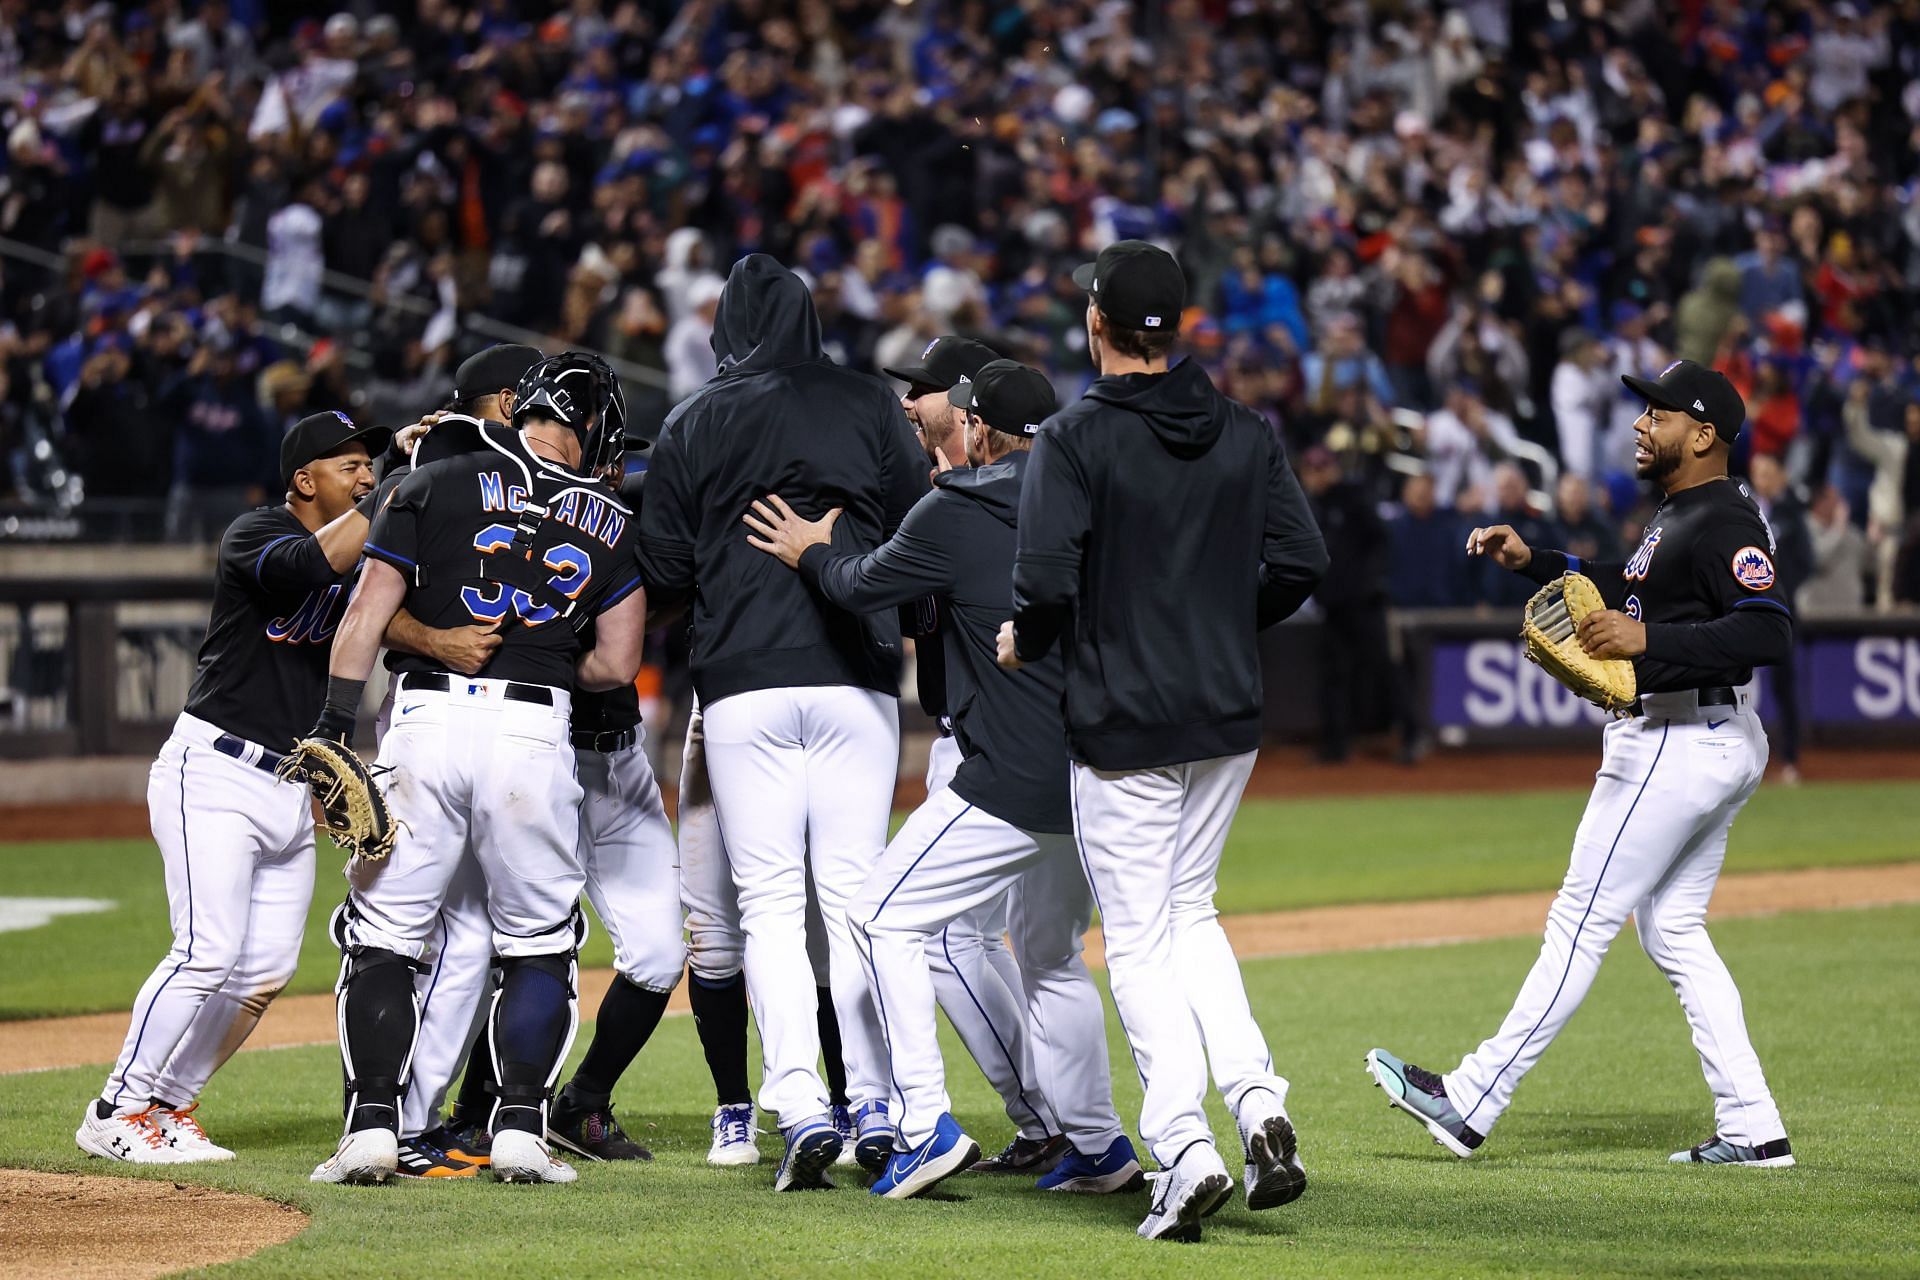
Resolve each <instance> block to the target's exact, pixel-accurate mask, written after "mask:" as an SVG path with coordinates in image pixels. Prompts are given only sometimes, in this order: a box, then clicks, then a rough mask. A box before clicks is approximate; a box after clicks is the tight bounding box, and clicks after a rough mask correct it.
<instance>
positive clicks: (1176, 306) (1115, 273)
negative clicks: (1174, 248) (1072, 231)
mask: <svg viewBox="0 0 1920 1280" xmlns="http://www.w3.org/2000/svg"><path fill="white" fill-rule="evenodd" d="M1073 282H1074V283H1075V284H1077V285H1079V286H1080V287H1081V288H1082V289H1085V290H1086V291H1087V293H1088V294H1089V295H1091V297H1092V298H1093V301H1094V304H1095V305H1096V306H1098V307H1099V308H1100V310H1101V312H1102V314H1104V315H1105V316H1106V317H1107V319H1109V320H1111V321H1113V322H1114V323H1115V324H1118V325H1124V326H1126V327H1127V328H1129V329H1146V330H1149V331H1154V332H1166V333H1178V332H1179V331H1180V313H1181V312H1182V311H1185V310H1186V308H1187V277H1186V275H1185V274H1184V273H1183V272H1182V271H1181V270H1180V264H1179V263H1177V262H1175V261H1174V260H1173V255H1172V254H1170V253H1168V252H1167V251H1166V250H1165V249H1162V248H1160V247H1159V246H1158V245H1152V244H1148V243H1147V242H1146V241H1145V240H1119V241H1116V242H1114V243H1113V244H1110V245H1108V246H1107V247H1106V248H1104V249H1102V250H1101V251H1100V256H1099V257H1098V258H1095V259H1094V260H1093V261H1092V262H1089V263H1086V264H1084V265H1082V266H1079V267H1075V268H1074V272H1073Z"/></svg>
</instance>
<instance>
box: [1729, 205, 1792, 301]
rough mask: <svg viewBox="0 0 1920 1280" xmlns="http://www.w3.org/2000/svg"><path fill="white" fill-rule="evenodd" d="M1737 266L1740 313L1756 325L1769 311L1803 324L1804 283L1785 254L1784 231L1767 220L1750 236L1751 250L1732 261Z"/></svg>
mask: <svg viewBox="0 0 1920 1280" xmlns="http://www.w3.org/2000/svg"><path fill="white" fill-rule="evenodd" d="M1735 261H1736V262H1738V263H1739V265H1740V310H1741V311H1743V312H1744V313H1745V314H1746V315H1747V316H1749V317H1750V318H1752V319H1753V320H1754V321H1755V322H1756V323H1757V322H1758V321H1759V319H1760V317H1762V316H1764V315H1766V314H1767V313H1769V312H1773V311H1783V310H1785V311H1789V312H1791V313H1792V315H1793V317H1794V319H1795V320H1796V321H1798V322H1799V323H1802V324H1804V323H1805V322H1806V315H1807V297H1806V282H1805V280H1804V279H1803V278H1802V276H1801V272H1800V263H1799V262H1798V261H1797V260H1796V259H1795V258H1794V257H1793V255H1792V254H1790V253H1788V252H1787V232H1786V228H1785V227H1784V226H1782V225H1781V224H1780V223H1779V222H1778V221H1777V220H1769V221H1768V222H1767V223H1766V224H1765V225H1763V226H1762V227H1761V228H1760V229H1759V230H1758V231H1757V232H1755V233H1754V237H1753V248H1752V250H1750V251H1749V252H1747V253H1743V254H1741V255H1740V257H1739V258H1737V259H1735Z"/></svg>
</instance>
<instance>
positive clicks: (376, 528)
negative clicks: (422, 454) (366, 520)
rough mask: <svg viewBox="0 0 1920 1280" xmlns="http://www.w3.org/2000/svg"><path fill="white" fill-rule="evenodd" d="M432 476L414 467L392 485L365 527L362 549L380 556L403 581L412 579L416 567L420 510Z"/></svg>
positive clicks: (418, 560)
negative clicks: (396, 571)
mask: <svg viewBox="0 0 1920 1280" xmlns="http://www.w3.org/2000/svg"><path fill="white" fill-rule="evenodd" d="M431 485H432V477H431V476H430V475H428V474H427V473H426V472H424V471H415V472H412V473H411V474H409V475H408V476H407V478H406V479H405V480H402V481H401V482H400V484H399V486H398V487H397V488H395V489H394V491H393V494H392V496H391V497H390V498H389V499H388V501H387V505H386V506H384V507H382V508H380V510H379V511H378V512H377V513H376V514H375V515H374V517H373V527H372V528H371V529H369V530H367V544H366V547H365V553H366V554H367V555H369V556H371V557H373V558H374V559H375V560H384V561H386V562H387V563H388V564H390V565H392V566H393V567H394V568H396V569H398V570H399V571H400V574H401V576H402V577H404V578H406V580H407V581H409V582H412V581H413V580H414V575H415V572H416V571H417V570H418V569H419V567H420V513H421V512H422V511H424V510H425V509H426V506H427V499H428V496H429V493H430V492H431Z"/></svg>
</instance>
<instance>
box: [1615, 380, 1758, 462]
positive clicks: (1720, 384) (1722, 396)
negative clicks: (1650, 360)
mask: <svg viewBox="0 0 1920 1280" xmlns="http://www.w3.org/2000/svg"><path fill="white" fill-rule="evenodd" d="M1620 381H1622V382H1624V383H1626V384H1627V387H1628V389H1629V390H1631V391H1633V392H1634V393H1635V394H1636V395H1639V396H1643V397H1644V398H1645V399H1646V402H1647V403H1648V404H1650V405H1652V406H1653V407H1654V408H1656V409H1671V410H1672V411H1673V412H1675V413H1690V414H1692V415H1693V416H1694V417H1696V418H1698V419H1699V420H1700V421H1702V422H1710V423H1712V424H1713V429H1714V432H1715V433H1716V434H1718V435H1719V437H1720V438H1721V439H1722V440H1725V441H1726V442H1727V443H1728V444H1732V443H1733V438H1734V437H1735V436H1737V435H1739V434H1740V428H1741V426H1742V425H1743V424H1745V422H1746V420H1747V402H1746V401H1744V400H1742V399H1741V398H1740V393H1739V392H1738V391H1735V390H1734V389H1733V384H1732V383H1731V382H1729V381H1727V375H1726V374H1724V373H1721V372H1719V371H1718V370H1715V369H1709V368H1707V366H1705V365H1703V364H1699V363H1697V362H1695V361H1692V360H1675V361H1674V362H1673V363H1672V364H1670V365H1668V366H1667V367H1666V368H1664V369H1662V370H1661V371H1660V376H1659V377H1657V378H1641V377H1636V376H1635V375H1633V374H1631V373H1627V374H1622V375H1621V376H1620Z"/></svg>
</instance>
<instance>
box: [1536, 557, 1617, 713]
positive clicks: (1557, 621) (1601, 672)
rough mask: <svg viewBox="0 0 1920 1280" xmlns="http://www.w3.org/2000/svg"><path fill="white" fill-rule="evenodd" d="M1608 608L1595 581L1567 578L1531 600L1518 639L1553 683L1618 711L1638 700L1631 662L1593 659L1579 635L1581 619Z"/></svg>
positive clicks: (1557, 580) (1572, 575)
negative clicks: (1523, 641)
mask: <svg viewBox="0 0 1920 1280" xmlns="http://www.w3.org/2000/svg"><path fill="white" fill-rule="evenodd" d="M1606 607H1607V604H1606V601H1605V600H1603V599H1601V597H1600V588H1599V587H1597V586H1595V585H1594V583H1593V579H1592V578H1589V577H1587V576H1586V575H1585V574H1581V573H1563V574H1561V575H1560V576H1559V577H1557V578H1555V579H1554V580H1553V581H1552V582H1549V583H1548V584H1547V585H1546V586H1544V587H1542V588H1540V589H1539V590H1538V591H1536V592H1534V593H1533V598H1532V599H1531V600H1529V601H1527V613H1526V621H1525V622H1524V623H1523V624H1522V625H1521V628H1520V635H1521V636H1522V637H1523V638H1524V639H1525V640H1526V642H1527V657H1529V658H1531V659H1532V660H1533V661H1535V662H1537V663H1539V664H1540V665H1541V666H1542V667H1543V668H1545V669H1546V671H1547V673H1548V674H1549V675H1551V676H1552V677H1553V678H1554V679H1555V680H1558V681H1559V682H1560V683H1561V684H1563V685H1565V686H1567V688H1569V689H1571V690H1573V691H1574V692H1575V693H1577V694H1579V695H1580V696H1581V697H1583V698H1585V699H1586V700H1587V701H1588V702H1591V703H1593V704H1594V705H1595V706H1598V707H1602V708H1604V709H1606V710H1608V711H1614V712H1619V711H1625V710H1626V709H1627V708H1628V707H1629V706H1631V705H1632V704H1633V700H1634V697H1635V696H1636V684H1635V681H1634V677H1633V663H1631V662H1629V661H1627V659H1625V658H1595V657H1591V656H1589V655H1588V653H1587V651H1586V650H1585V649H1583V648H1581V647H1580V638H1579V636H1578V635H1576V634H1575V633H1576V631H1577V630H1578V628H1579V626H1580V619H1582V618H1584V617H1586V616H1587V615H1588V614H1589V613H1592V612H1593V611H1595V610H1596V609H1605V608H1606Z"/></svg>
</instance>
